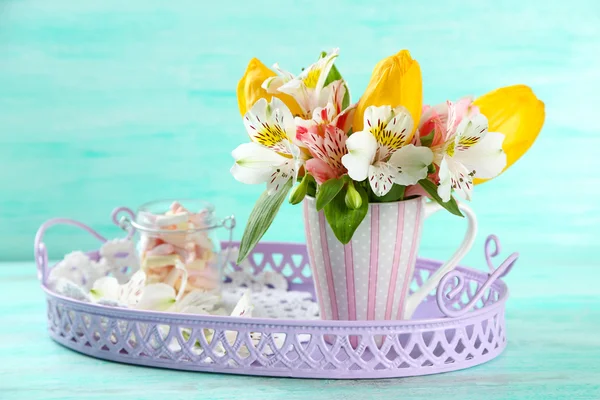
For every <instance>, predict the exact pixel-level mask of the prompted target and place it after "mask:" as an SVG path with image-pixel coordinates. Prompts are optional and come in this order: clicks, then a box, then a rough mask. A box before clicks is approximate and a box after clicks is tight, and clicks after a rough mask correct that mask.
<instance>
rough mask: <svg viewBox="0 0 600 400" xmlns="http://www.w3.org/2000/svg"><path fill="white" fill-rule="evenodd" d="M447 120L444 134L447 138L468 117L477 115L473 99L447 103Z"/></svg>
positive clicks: (468, 98) (477, 111)
mask: <svg viewBox="0 0 600 400" xmlns="http://www.w3.org/2000/svg"><path fill="white" fill-rule="evenodd" d="M446 104H447V110H448V118H447V122H446V132H447V133H448V136H450V135H452V134H453V133H454V131H455V130H456V127H457V126H458V124H460V122H461V121H462V120H463V119H464V118H466V117H468V116H474V115H475V114H479V110H478V109H477V107H475V106H473V105H472V104H473V98H472V97H470V96H467V97H463V98H462V99H460V100H458V101H456V102H453V101H447V102H446Z"/></svg>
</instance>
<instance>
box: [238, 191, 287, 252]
mask: <svg viewBox="0 0 600 400" xmlns="http://www.w3.org/2000/svg"><path fill="white" fill-rule="evenodd" d="M291 188H292V180H291V179H290V180H289V181H287V183H286V184H285V186H284V187H282V188H281V189H280V190H279V191H278V192H277V193H273V194H271V195H269V194H268V193H267V191H266V190H265V191H264V192H263V194H262V195H261V196H260V198H259V199H258V201H257V202H256V205H255V206H254V208H253V209H252V212H251V213H250V217H249V218H248V223H247V224H246V229H245V230H244V235H243V236H242V241H241V242H240V252H239V255H238V259H237V262H238V264H239V263H241V262H242V261H244V260H245V259H246V257H248V254H249V253H250V252H251V251H252V249H253V248H254V246H256V243H258V241H259V240H260V238H262V237H263V235H264V234H265V232H266V231H267V229H269V226H271V223H272V222H273V220H274V219H275V215H276V214H277V211H279V208H280V207H281V204H282V203H283V201H284V200H285V198H286V197H287V194H288V192H289V191H290V189H291Z"/></svg>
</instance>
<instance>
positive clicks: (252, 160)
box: [231, 142, 289, 185]
mask: <svg viewBox="0 0 600 400" xmlns="http://www.w3.org/2000/svg"><path fill="white" fill-rule="evenodd" d="M231 155H232V156H233V158H234V159H235V164H234V165H233V167H231V174H232V175H233V177H234V178H235V179H236V180H238V181H239V182H242V183H245V184H248V185H255V184H259V183H265V182H268V181H269V180H270V179H271V174H272V173H273V172H274V171H275V170H276V169H277V167H278V166H281V165H283V164H285V163H286V162H288V161H289V159H288V158H286V157H283V156H282V155H280V154H277V153H276V152H274V151H273V150H270V149H268V148H266V147H264V146H262V145H260V144H258V143H254V142H252V143H244V144H241V145H239V146H238V147H237V148H236V149H235V150H233V152H232V153H231Z"/></svg>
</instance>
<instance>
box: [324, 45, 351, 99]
mask: <svg viewBox="0 0 600 400" xmlns="http://www.w3.org/2000/svg"><path fill="white" fill-rule="evenodd" d="M326 55H327V52H325V51H322V52H321V57H320V58H323V57H325V56H326ZM340 79H344V78H342V74H340V71H338V69H337V67H336V66H335V64H333V65H332V66H331V69H330V70H329V75H327V79H325V84H324V86H327V85H329V84H330V83H331V82H335V81H338V80H340ZM344 86H345V87H346V94H344V98H343V99H342V110H345V109H346V108H348V106H349V105H350V90H349V89H348V85H346V83H345V82H344Z"/></svg>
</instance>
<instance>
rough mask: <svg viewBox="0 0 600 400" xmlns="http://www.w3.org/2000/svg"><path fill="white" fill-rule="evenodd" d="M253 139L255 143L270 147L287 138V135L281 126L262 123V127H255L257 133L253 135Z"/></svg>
mask: <svg viewBox="0 0 600 400" xmlns="http://www.w3.org/2000/svg"><path fill="white" fill-rule="evenodd" d="M254 139H255V141H256V142H257V143H260V144H262V145H263V146H266V147H269V148H272V147H275V146H276V145H278V144H280V143H281V142H283V141H284V140H287V135H286V133H285V131H284V130H283V128H282V127H281V126H279V125H269V124H267V123H263V124H262V127H259V129H257V134H256V136H254Z"/></svg>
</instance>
